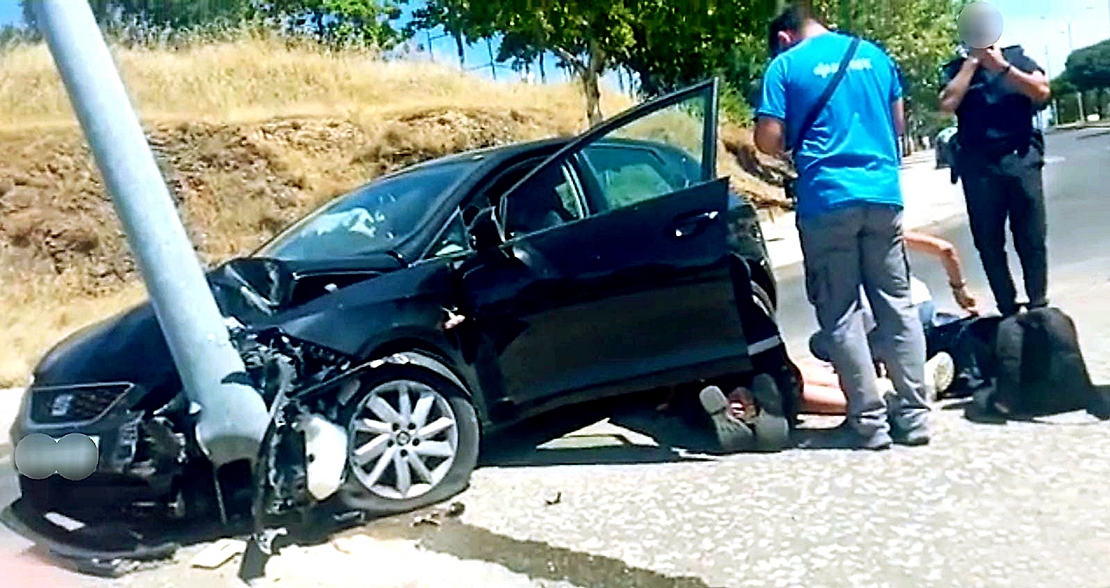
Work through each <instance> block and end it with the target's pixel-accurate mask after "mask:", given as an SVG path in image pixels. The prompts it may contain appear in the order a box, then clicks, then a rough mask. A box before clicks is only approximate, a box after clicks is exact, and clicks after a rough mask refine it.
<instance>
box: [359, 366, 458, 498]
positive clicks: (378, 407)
mask: <svg viewBox="0 0 1110 588" xmlns="http://www.w3.org/2000/svg"><path fill="white" fill-rule="evenodd" d="M348 435H349V436H350V444H349V449H348V458H349V463H350V467H351V473H352V474H353V475H354V477H355V478H356V479H357V480H358V482H359V483H360V484H361V485H362V486H363V487H364V488H365V489H366V490H368V491H369V492H370V493H371V494H373V495H374V496H377V497H380V498H384V499H390V500H409V499H412V498H417V497H420V496H423V495H425V494H427V493H428V492H430V491H431V490H432V489H433V488H435V487H436V486H437V485H439V484H440V483H441V482H442V481H443V479H444V477H446V476H447V474H448V472H450V471H451V467H452V465H453V464H454V462H455V458H456V456H457V454H458V451H459V427H458V419H457V417H456V415H455V411H454V409H453V408H452V406H451V403H450V402H449V401H448V399H447V398H446V397H444V395H442V394H441V393H439V392H437V391H436V390H435V389H433V388H432V387H431V386H429V385H427V384H424V383H422V382H417V381H413V380H393V381H388V382H384V383H382V384H379V385H378V386H376V387H375V388H373V389H372V390H371V391H370V392H369V393H367V394H366V395H365V396H364V397H363V399H362V400H361V401H360V402H359V404H358V406H357V408H356V409H355V411H354V413H353V414H352V416H351V420H350V422H349V425H348Z"/></svg>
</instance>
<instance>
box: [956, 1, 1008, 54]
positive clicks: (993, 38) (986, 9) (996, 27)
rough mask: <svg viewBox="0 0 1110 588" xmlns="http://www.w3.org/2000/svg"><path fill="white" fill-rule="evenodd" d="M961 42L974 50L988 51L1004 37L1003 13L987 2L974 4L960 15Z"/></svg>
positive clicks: (958, 25)
mask: <svg viewBox="0 0 1110 588" xmlns="http://www.w3.org/2000/svg"><path fill="white" fill-rule="evenodd" d="M957 27H958V30H959V34H960V40H961V41H963V42H964V44H966V45H967V46H969V47H971V48H972V49H986V48H987V47H991V46H993V45H994V44H995V43H997V42H998V39H999V38H1000V37H1001V36H1002V13H1000V12H999V11H998V9H997V8H995V7H994V6H991V5H990V4H987V3H986V2H973V3H971V4H969V5H968V6H967V7H966V8H964V10H963V12H961V13H960V19H959V21H958V23H957Z"/></svg>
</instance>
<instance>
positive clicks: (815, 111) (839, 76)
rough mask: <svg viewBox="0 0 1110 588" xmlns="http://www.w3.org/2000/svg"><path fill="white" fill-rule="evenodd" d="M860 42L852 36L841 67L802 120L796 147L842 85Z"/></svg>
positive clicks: (795, 143)
mask: <svg viewBox="0 0 1110 588" xmlns="http://www.w3.org/2000/svg"><path fill="white" fill-rule="evenodd" d="M859 44H860V38H859V37H852V43H851V44H850V45H848V51H847V52H845V53H844V58H843V59H841V60H840V67H839V68H837V70H836V73H835V74H833V78H832V79H831V80H829V85H827V86H825V91H824V93H822V94H821V96H820V97H819V98H817V102H815V103H814V104H813V108H811V109H810V110H809V113H808V114H807V115H806V117H805V120H803V121H802V126H801V127H799V128H798V135H797V138H796V139H795V141H794V148H797V147H799V146H800V145H801V144H802V140H803V139H805V136H806V135H807V134H809V130H810V129H811V128H812V127H813V123H815V122H817V116H818V115H820V114H821V111H822V110H824V109H825V105H826V104H828V103H829V99H830V98H832V95H833V92H835V91H836V87H837V86H839V85H840V81H841V80H843V79H844V76H845V75H847V73H848V66H849V65H851V63H852V57H854V56H855V54H856V49H857V48H858V47H859Z"/></svg>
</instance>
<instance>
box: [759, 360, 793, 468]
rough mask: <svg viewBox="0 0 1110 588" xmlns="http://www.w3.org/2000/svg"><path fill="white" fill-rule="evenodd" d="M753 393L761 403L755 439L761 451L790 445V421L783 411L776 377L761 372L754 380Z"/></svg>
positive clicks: (781, 448) (780, 448)
mask: <svg viewBox="0 0 1110 588" xmlns="http://www.w3.org/2000/svg"><path fill="white" fill-rule="evenodd" d="M752 395H753V396H755V401H756V403H758V405H759V413H758V414H757V415H756V418H755V424H754V428H755V440H756V446H757V449H758V450H759V451H764V452H775V451H781V450H783V449H785V448H787V447H788V446H789V445H790V423H788V422H787V420H786V417H785V416H784V415H783V411H782V395H781V394H780V393H779V387H778V385H777V384H775V380H774V378H772V377H771V376H770V375H768V374H760V375H758V376H756V377H755V379H754V380H753V381H752Z"/></svg>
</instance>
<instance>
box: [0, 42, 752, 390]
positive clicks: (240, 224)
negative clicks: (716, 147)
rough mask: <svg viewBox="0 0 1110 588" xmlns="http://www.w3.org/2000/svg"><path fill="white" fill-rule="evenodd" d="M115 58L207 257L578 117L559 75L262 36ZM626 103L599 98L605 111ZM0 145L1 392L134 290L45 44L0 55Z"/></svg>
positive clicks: (578, 107) (576, 102) (729, 161)
mask: <svg viewBox="0 0 1110 588" xmlns="http://www.w3.org/2000/svg"><path fill="white" fill-rule="evenodd" d="M114 52H115V56H116V59H117V62H118V63H119V66H120V70H121V73H122V75H123V78H124V82H125V84H126V85H127V87H128V90H129V92H130V93H131V96H132V100H133V102H134V104H135V106H136V108H137V109H138V111H139V112H140V115H141V117H142V119H143V122H144V125H145V127H146V128H147V130H148V135H149V137H150V141H151V144H152V146H153V147H154V149H155V152H156V155H157V156H158V158H159V163H160V164H161V165H162V168H163V172H164V174H165V175H166V177H167V179H168V181H169V184H170V187H171V191H172V193H173V194H174V196H175V198H176V199H177V200H178V204H179V208H180V210H181V213H182V216H183V218H184V219H185V222H186V225H187V226H188V227H189V229H190V233H191V235H192V237H193V240H194V242H195V243H196V244H197V247H198V251H199V253H200V255H201V256H202V257H203V258H205V259H208V260H212V261H214V260H219V259H223V258H226V257H228V256H231V255H234V254H237V253H241V252H244V251H245V250H249V249H251V248H253V247H254V246H256V245H258V244H259V243H260V242H261V241H263V240H265V239H267V238H269V236H271V235H272V234H273V233H274V232H275V231H276V230H278V229H280V228H281V227H282V226H284V225H285V224H287V223H288V222H290V221H292V220H293V219H295V218H297V217H299V216H300V215H302V214H304V212H306V211H307V210H309V209H310V208H312V207H314V206H315V205H317V204H318V203H320V202H322V201H324V200H326V199H328V198H331V197H334V196H335V195H337V194H339V193H342V192H345V191H347V190H349V189H350V188H352V187H354V186H356V185H358V184H361V183H363V182H365V181H368V180H369V179H371V178H373V177H375V176H377V175H379V174H381V173H383V172H386V171H390V170H392V169H396V168H399V167H403V166H406V165H410V164H412V163H414V162H417V161H421V160H425V159H429V158H433V157H438V156H441V155H444V154H447V153H452V152H457V151H460V150H465V149H473V148H478V147H485V146H489V145H495V144H500V143H506V142H512V141H519V140H522V139H532V138H538V137H543V136H552V135H566V134H572V133H575V132H578V131H580V130H581V129H582V128H583V126H584V123H585V121H584V116H583V111H584V109H583V105H582V99H581V95H580V94H579V90H578V88H576V87H574V86H572V85H547V86H533V85H526V84H518V83H499V82H493V81H489V80H485V79H483V78H479V77H475V76H468V75H464V74H461V73H459V72H457V71H455V70H453V69H449V68H445V67H439V66H436V65H433V64H428V63H415V62H383V61H381V60H379V59H377V58H375V57H374V56H373V55H369V54H362V53H354V52H348V53H328V52H325V51H321V50H318V49H315V48H312V47H308V46H298V45H289V44H286V43H284V42H281V41H277V40H260V39H253V40H243V41H237V42H228V43H220V44H209V45H199V46H195V47H192V48H189V49H185V50H179V51H173V50H168V49H121V48H116V49H114ZM629 105H630V101H629V100H628V99H627V98H626V97H624V96H620V95H605V96H604V98H603V110H604V111H605V112H606V113H607V114H613V113H615V112H617V111H618V110H622V109H623V108H625V107H627V106H629ZM727 144H728V141H727V140H726V141H725V146H726V147H727ZM0 149H2V151H3V152H4V154H5V157H4V158H0V289H2V291H3V292H4V298H3V299H2V300H0V332H2V333H3V334H4V341H5V345H4V346H3V347H0V385H12V384H18V383H21V382H23V381H25V379H26V377H27V373H28V371H29V367H30V365H31V364H33V363H34V361H35V360H36V359H37V357H38V356H39V355H40V354H41V353H42V352H43V351H44V350H45V349H46V348H47V347H48V346H49V345H50V344H52V343H53V342H55V341H56V340H57V339H58V338H59V337H61V336H63V335H64V334H66V333H68V332H70V331H72V330H74V329H75V328H78V327H80V326H83V325H84V324H87V323H90V322H93V321H95V320H99V319H101V318H103V317H105V316H107V315H109V314H112V313H115V312H117V311H119V310H121V309H123V308H124V307H126V306H128V305H130V304H133V303H134V302H136V301H137V300H139V299H140V298H141V297H142V296H143V290H142V287H141V284H140V283H139V282H138V280H137V277H136V275H135V270H134V265H133V262H132V260H131V257H130V254H129V252H128V250H127V247H126V243H125V242H124V240H123V237H122V234H121V232H120V230H119V225H118V221H117V220H116V218H115V216H114V212H113V209H112V207H111V203H110V201H109V200H108V198H107V196H106V195H105V194H104V191H103V189H102V186H101V184H100V180H99V174H98V172H97V170H96V168H95V166H94V165H93V162H92V160H91V157H90V156H89V153H88V150H87V148H86V147H85V144H84V139H83V137H82V136H81V134H80V132H79V129H78V128H77V127H76V124H75V122H74V118H73V114H72V110H71V108H70V106H69V103H68V98H67V96H66V94H65V90H64V88H63V86H62V84H61V82H60V80H59V78H58V76H57V73H56V70H55V68H54V65H53V62H52V61H51V58H50V55H49V53H48V52H47V51H46V49H45V48H44V47H41V46H39V47H25V48H17V49H15V50H13V51H11V52H8V53H3V54H0ZM724 153H726V152H725V151H724V150H722V154H724ZM721 159H722V172H724V173H727V174H729V175H731V176H733V178H734V181H735V182H736V184H737V186H738V187H739V188H741V189H743V190H745V191H747V192H749V193H755V194H756V195H757V196H758V195H759V194H760V193H761V192H760V191H761V190H762V191H763V192H766V191H767V190H766V186H765V185H762V184H761V183H760V182H758V181H757V180H755V179H754V178H751V177H750V176H749V175H748V174H745V173H744V172H743V170H742V169H741V168H740V167H738V165H737V161H738V160H736V159H733V158H730V157H722V158H721Z"/></svg>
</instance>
